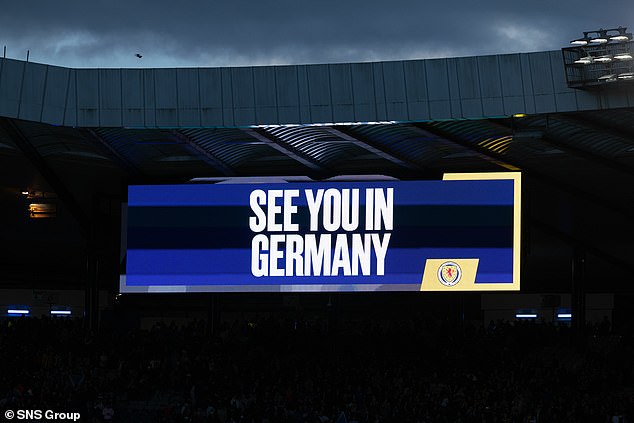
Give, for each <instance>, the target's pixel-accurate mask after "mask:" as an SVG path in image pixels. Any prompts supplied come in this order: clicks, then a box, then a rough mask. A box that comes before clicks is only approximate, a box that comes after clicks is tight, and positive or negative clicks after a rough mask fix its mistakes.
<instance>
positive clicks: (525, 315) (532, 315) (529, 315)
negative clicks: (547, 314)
mask: <svg viewBox="0 0 634 423" xmlns="http://www.w3.org/2000/svg"><path fill="white" fill-rule="evenodd" d="M515 318H516V319H537V313H517V314H516V315H515Z"/></svg>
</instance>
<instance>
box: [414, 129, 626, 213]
mask: <svg viewBox="0 0 634 423" xmlns="http://www.w3.org/2000/svg"><path fill="white" fill-rule="evenodd" d="M415 125H417V126H418V125H424V124H420V123H418V124H415ZM419 127H420V128H421V129H424V130H427V131H429V132H431V133H438V134H439V135H441V136H443V137H446V138H447V139H449V140H450V141H452V142H454V143H456V144H458V145H460V146H462V147H464V148H466V149H469V150H472V151H475V152H477V153H480V154H483V155H485V156H488V157H490V158H492V159H493V160H496V161H499V162H502V163H507V164H509V165H511V166H513V167H516V168H518V169H521V171H522V172H523V173H524V174H526V175H528V176H529V177H531V178H533V179H534V180H536V181H540V182H542V183H544V184H545V185H547V186H549V187H553V188H555V189H557V190H558V191H560V192H565V193H568V194H571V195H574V196H576V197H578V198H581V199H584V200H587V201H588V202H590V203H593V204H595V205H597V206H600V207H603V208H605V209H606V210H610V211H612V212H614V213H617V214H620V215H621V216H623V217H625V218H627V219H630V218H631V214H632V211H631V210H630V209H628V208H626V207H624V206H623V204H622V203H621V202H616V201H614V200H612V199H610V198H604V197H600V196H598V195H596V194H593V193H591V192H588V191H585V190H583V189H580V188H577V187H576V186H574V185H572V184H569V183H567V182H565V181H562V180H560V179H556V178H552V177H551V176H548V175H544V174H542V173H541V172H539V171H536V170H535V169H532V168H530V167H527V166H525V165H524V164H523V163H519V162H514V161H511V160H509V158H508V157H506V156H505V155H504V154H500V153H496V152H494V151H491V150H489V149H488V148H486V147H482V146H480V145H478V144H475V143H471V142H468V141H462V140H459V139H456V138H453V137H451V136H449V135H446V134H444V131H439V130H437V129H436V128H427V127H424V126H422V127H421V126H419Z"/></svg>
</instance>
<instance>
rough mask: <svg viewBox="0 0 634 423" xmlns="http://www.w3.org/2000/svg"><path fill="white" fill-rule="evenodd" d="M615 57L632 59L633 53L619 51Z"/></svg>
mask: <svg viewBox="0 0 634 423" xmlns="http://www.w3.org/2000/svg"><path fill="white" fill-rule="evenodd" d="M614 58H615V59H616V60H623V61H625V60H632V55H631V54H630V53H619V54H615V55H614Z"/></svg>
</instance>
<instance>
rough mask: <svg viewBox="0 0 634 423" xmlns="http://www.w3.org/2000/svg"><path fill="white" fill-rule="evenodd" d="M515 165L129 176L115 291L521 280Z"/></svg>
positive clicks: (439, 285) (368, 287) (490, 285)
mask: <svg viewBox="0 0 634 423" xmlns="http://www.w3.org/2000/svg"><path fill="white" fill-rule="evenodd" d="M520 191H521V188H520V174H519V173H479V174H447V175H445V177H444V178H443V180H442V181H378V182H377V181H375V182H288V183H262V184H226V183H223V184H204V185H202V184H185V185H149V186H130V187H129V191H128V209H127V242H126V243H127V246H126V248H127V262H126V274H125V275H122V277H121V292H236V291H238V292H263V291H278V292H292V291H439V290H455V291H466V290H467V291H473V290H482V291H487V290H519V266H520V263H519V257H520V254H519V242H520V239H519V238H520Z"/></svg>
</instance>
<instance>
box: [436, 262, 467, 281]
mask: <svg viewBox="0 0 634 423" xmlns="http://www.w3.org/2000/svg"><path fill="white" fill-rule="evenodd" d="M461 277H462V269H460V266H458V263H455V262H453V261H446V262H444V263H443V264H441V265H440V267H438V281H439V282H440V283H441V284H443V285H445V286H454V285H456V284H457V283H458V282H460V278H461Z"/></svg>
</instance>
